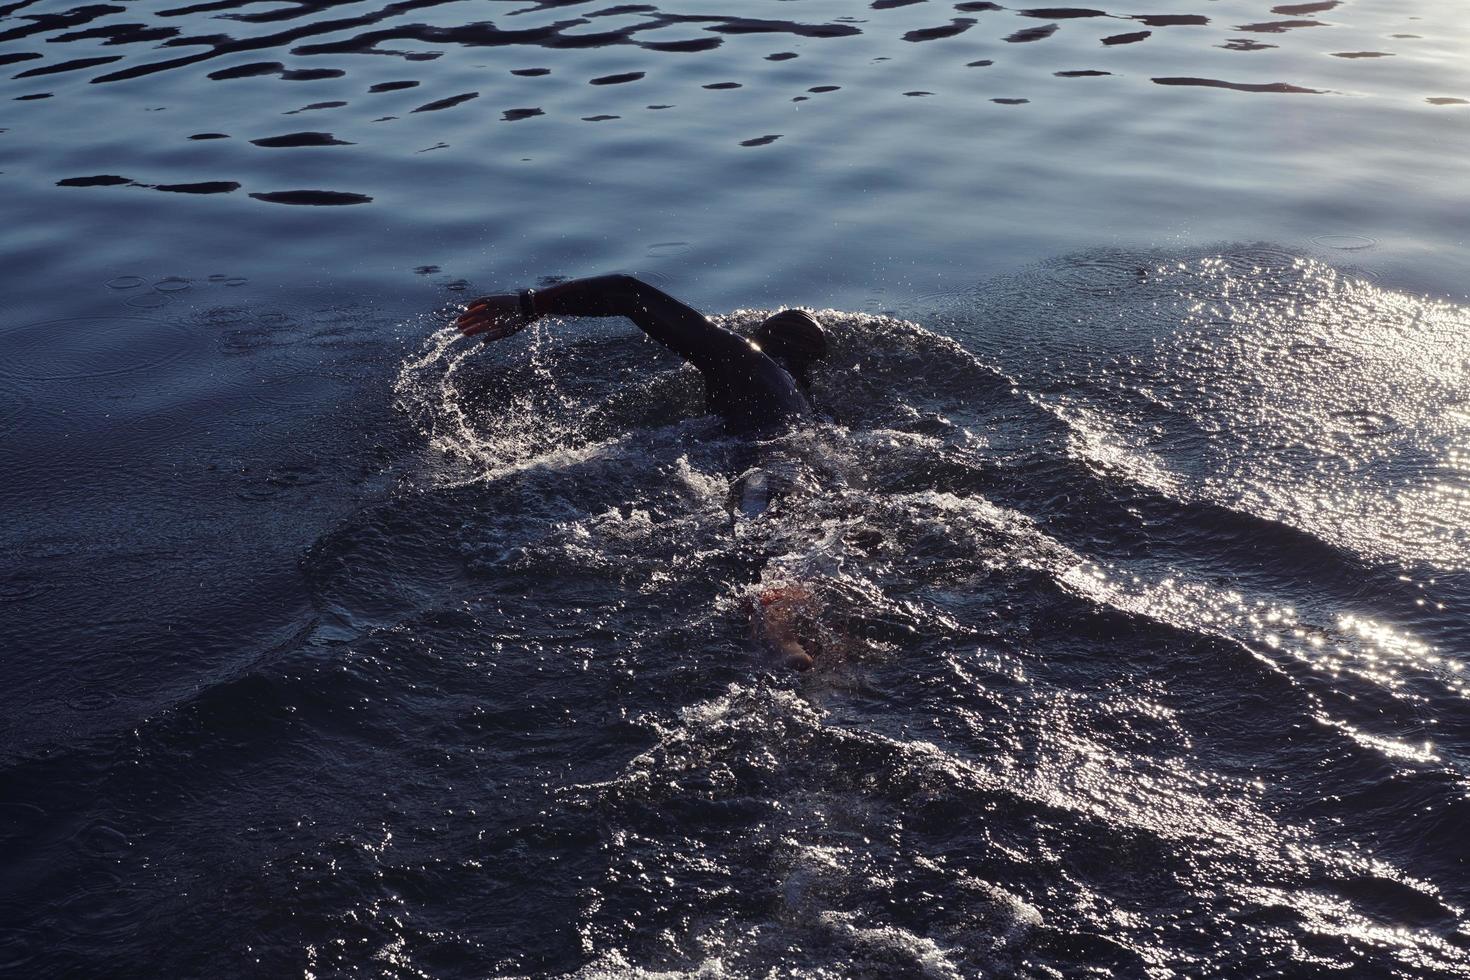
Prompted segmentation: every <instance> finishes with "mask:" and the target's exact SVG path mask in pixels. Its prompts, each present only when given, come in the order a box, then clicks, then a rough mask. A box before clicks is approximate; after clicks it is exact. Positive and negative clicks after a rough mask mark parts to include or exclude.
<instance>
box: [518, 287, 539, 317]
mask: <svg viewBox="0 0 1470 980" xmlns="http://www.w3.org/2000/svg"><path fill="white" fill-rule="evenodd" d="M516 303H517V304H518V305H519V306H520V310H521V316H523V317H525V318H526V319H527V320H534V319H536V318H537V316H538V315H539V314H537V312H536V290H534V289H522V290H521V291H520V292H519V293H516Z"/></svg>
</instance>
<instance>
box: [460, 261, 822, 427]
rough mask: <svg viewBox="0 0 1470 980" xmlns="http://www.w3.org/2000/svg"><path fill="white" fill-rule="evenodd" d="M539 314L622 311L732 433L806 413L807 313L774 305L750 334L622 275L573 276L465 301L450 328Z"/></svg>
mask: <svg viewBox="0 0 1470 980" xmlns="http://www.w3.org/2000/svg"><path fill="white" fill-rule="evenodd" d="M544 316H597V317H602V316H623V317H627V318H628V319H629V320H632V321H633V322H634V323H635V324H637V325H638V326H639V327H640V328H641V329H642V330H643V332H644V333H646V334H648V335H649V336H650V337H652V338H653V339H654V340H657V341H658V342H659V343H661V344H663V345H664V346H665V347H667V348H668V349H669V350H671V351H673V352H674V353H675V354H678V355H679V356H680V357H682V358H684V360H686V361H688V362H689V363H690V364H693V365H694V366H695V367H696V368H698V369H699V373H700V375H702V376H703V378H704V393H705V407H706V408H707V409H708V411H709V412H710V413H712V414H714V415H718V416H720V418H721V419H723V420H724V422H725V428H726V429H727V430H728V431H729V432H731V433H733V434H737V435H771V434H775V433H778V432H780V431H782V430H786V429H790V428H791V427H792V426H793V425H795V424H798V423H800V422H801V421H802V420H803V419H806V418H808V417H810V416H811V414H812V404H811V400H810V397H809V395H808V390H809V389H808V382H807V370H808V369H809V368H810V367H811V365H812V364H814V363H815V362H816V361H818V360H821V359H822V358H823V357H825V356H826V354H827V335H826V332H825V331H823V329H822V325H821V324H820V323H818V322H817V319H816V318H815V317H813V316H812V315H811V314H810V313H806V312H803V311H801V310H782V311H781V312H780V313H777V314H775V315H774V316H771V317H767V318H766V320H765V321H764V322H763V323H761V325H760V326H758V327H756V329H755V331H754V332H753V333H752V334H751V336H750V338H749V339H747V338H745V337H742V336H740V335H739V334H737V333H734V332H733V331H730V330H726V329H724V328H723V327H717V326H715V325H714V324H713V323H711V322H710V321H709V319H708V318H707V317H705V316H704V315H703V314H702V313H700V312H698V311H697V310H694V309H692V308H690V307H688V306H685V305H684V304H683V303H681V302H679V301H678V300H676V299H674V298H673V297H672V296H670V295H668V294H667V293H665V292H663V291H662V290H660V289H656V288H655V287H653V286H650V285H648V284H647V283H645V282H640V281H639V280H637V279H635V278H633V277H632V276H625V275H612V276H597V277H595V278H591V279H574V280H572V281H570V282H564V283H559V284H557V285H555V286H548V287H547V288H546V289H540V290H534V289H522V290H521V291H520V292H518V293H500V294H497V295H493V296H482V297H480V298H479V299H476V300H472V301H471V302H470V304H469V307H468V308H467V309H466V310H465V312H464V313H463V314H462V315H461V316H460V317H459V319H458V320H457V321H456V323H455V326H456V327H458V328H459V331H460V333H462V334H464V335H465V336H466V337H481V338H483V339H484V340H486V341H494V340H503V339H505V338H506V337H509V336H511V335H512V334H514V333H516V332H518V331H520V330H522V329H523V328H525V327H526V326H527V325H529V324H531V323H534V322H535V321H536V320H539V319H540V318H542V317H544Z"/></svg>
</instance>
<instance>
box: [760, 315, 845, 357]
mask: <svg viewBox="0 0 1470 980" xmlns="http://www.w3.org/2000/svg"><path fill="white" fill-rule="evenodd" d="M751 339H753V340H754V341H755V342H756V343H757V344H759V345H760V348H761V350H763V351H765V352H766V353H767V354H769V355H771V356H772V357H783V358H786V359H787V360H790V361H794V362H796V363H797V364H807V363H809V362H811V361H817V360H821V359H822V358H823V357H826V356H827V332H826V331H825V330H823V329H822V325H821V324H820V323H818V322H817V318H816V317H814V316H812V315H811V314H810V313H807V312H806V311H804V310H782V311H781V312H780V313H777V314H775V315H774V316H769V317H767V318H766V320H765V322H764V323H762V324H761V325H760V326H758V327H756V328H755V333H753V334H752V335H751Z"/></svg>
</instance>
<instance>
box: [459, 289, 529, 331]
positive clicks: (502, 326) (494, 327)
mask: <svg viewBox="0 0 1470 980" xmlns="http://www.w3.org/2000/svg"><path fill="white" fill-rule="evenodd" d="M529 322H530V321H529V320H527V318H526V317H525V315H524V314H522V313H521V307H520V299H519V297H517V296H516V295H515V294H513V293H507V294H503V295H498V296H481V297H480V298H479V299H476V300H472V301H471V302H470V304H469V306H467V307H466V308H465V311H464V312H463V313H461V314H460V315H459V318H458V319H457V320H455V321H454V326H455V327H456V328H457V329H458V330H459V332H460V333H462V334H464V335H465V336H466V337H482V338H483V339H484V340H486V341H493V340H503V339H505V338H506V337H509V336H510V335H511V334H514V333H516V332H517V331H519V330H520V329H521V328H522V327H524V326H525V325H526V324H527V323H529Z"/></svg>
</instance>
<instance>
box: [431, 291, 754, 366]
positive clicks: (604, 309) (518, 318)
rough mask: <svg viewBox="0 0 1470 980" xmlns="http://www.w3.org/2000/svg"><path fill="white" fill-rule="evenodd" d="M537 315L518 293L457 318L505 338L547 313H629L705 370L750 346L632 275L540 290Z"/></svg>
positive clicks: (471, 328) (477, 331)
mask: <svg viewBox="0 0 1470 980" xmlns="http://www.w3.org/2000/svg"><path fill="white" fill-rule="evenodd" d="M534 303H535V314H536V316H535V317H528V316H527V315H526V314H525V313H524V312H523V310H522V304H521V297H520V295H519V294H516V293H504V294H501V295H496V296H482V297H481V298H479V299H477V300H473V301H472V302H471V303H470V305H469V307H468V308H467V309H466V310H465V312H464V314H463V315H461V316H460V318H459V320H458V321H457V322H456V324H455V325H456V326H457V327H458V328H459V330H460V332H461V333H463V334H464V335H465V336H467V337H474V336H483V337H484V338H485V339H486V340H500V339H502V338H505V337H509V336H510V335H511V334H513V333H515V332H516V331H518V330H520V329H521V328H522V327H524V326H526V325H527V324H528V323H530V322H532V320H533V319H535V318H538V317H541V316H547V315H558V314H560V315H564V316H625V317H627V318H628V319H630V320H632V321H633V322H634V323H636V324H637V325H638V326H639V327H641V328H642V329H643V332H644V333H646V334H648V335H649V336H650V337H652V338H653V339H654V340H657V341H658V342H659V343H661V344H663V345H664V346H665V347H667V348H669V349H670V350H672V351H673V352H674V353H676V354H678V355H679V356H680V357H682V358H684V359H685V360H686V361H689V362H690V363H692V364H693V365H694V366H695V367H697V368H699V369H700V370H701V371H704V370H707V369H710V368H713V367H714V366H715V365H716V364H717V363H719V362H721V361H724V360H726V359H728V358H729V357H730V356H732V355H733V354H737V353H739V352H743V351H745V350H748V349H749V346H750V345H749V343H748V342H747V341H745V340H744V339H742V338H741V337H740V336H739V335H738V334H735V333H732V332H730V331H729V330H724V329H721V328H720V327H717V326H715V325H714V324H713V323H711V322H710V321H709V320H708V319H706V318H705V317H704V315H703V314H701V313H700V312H699V311H698V310H695V309H692V308H691V307H688V306H685V305H684V304H683V303H681V302H679V301H678V300H676V299H674V297H672V296H670V295H669V294H668V293H665V292H664V291H663V290H661V289H657V288H655V287H653V286H650V285H648V284H647V283H645V282H641V281H640V280H638V279H635V278H634V277H632V276H625V275H612V276H596V277H594V278H591V279H574V280H572V281H571V282H564V283H559V284H557V285H555V286H549V287H547V288H546V289H543V290H537V292H536V294H535V297H534Z"/></svg>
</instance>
